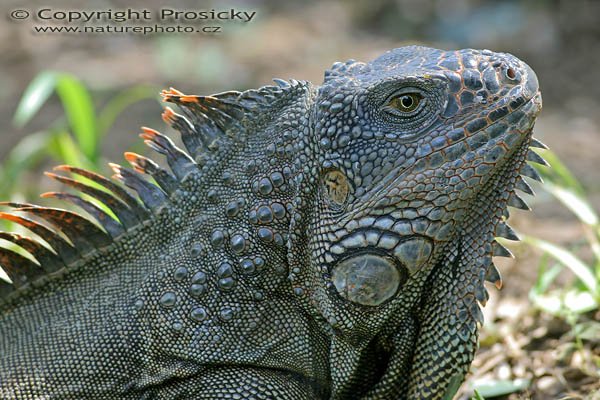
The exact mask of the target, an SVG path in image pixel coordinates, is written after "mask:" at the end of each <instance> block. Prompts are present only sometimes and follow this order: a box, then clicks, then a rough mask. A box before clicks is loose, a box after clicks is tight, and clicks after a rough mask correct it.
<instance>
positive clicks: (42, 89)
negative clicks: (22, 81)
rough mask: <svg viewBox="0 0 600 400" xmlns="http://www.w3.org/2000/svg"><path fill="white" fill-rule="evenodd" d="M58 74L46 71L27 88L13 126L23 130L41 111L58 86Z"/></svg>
mask: <svg viewBox="0 0 600 400" xmlns="http://www.w3.org/2000/svg"><path fill="white" fill-rule="evenodd" d="M56 80H57V74H56V73H55V72H52V71H44V72H41V73H40V74H38V75H37V76H36V77H35V78H34V79H33V80H32V81H31V83H30V84H29V86H27V89H25V92H24V93H23V97H21V101H20V102H19V105H18V106H17V111H16V112H15V116H14V118H13V124H14V125H15V126H16V127H18V128H22V127H23V126H25V124H27V122H29V120H31V118H32V117H33V116H34V115H35V114H36V113H37V112H38V111H39V109H40V107H42V105H43V104H44V103H45V102H46V100H48V98H49V97H50V95H51V94H52V92H53V91H54V88H55V86H56Z"/></svg>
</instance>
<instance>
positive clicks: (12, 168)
mask: <svg viewBox="0 0 600 400" xmlns="http://www.w3.org/2000/svg"><path fill="white" fill-rule="evenodd" d="M51 140H52V133H51V132H49V131H42V132H36V133H32V134H29V135H27V136H25V137H24V138H23V139H21V141H20V142H19V143H17V145H16V146H15V147H13V149H12V150H11V151H10V153H9V154H8V156H7V157H6V160H5V161H4V163H3V165H2V174H1V175H0V193H10V192H12V190H13V187H14V185H15V184H17V183H18V178H19V175H20V174H21V173H22V172H23V171H26V170H29V169H31V168H32V167H33V166H34V165H36V164H37V163H38V162H40V161H41V160H42V159H43V158H44V157H45V156H46V155H47V154H48V144H49V142H50V141H51Z"/></svg>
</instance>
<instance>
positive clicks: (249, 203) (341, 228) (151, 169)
mask: <svg viewBox="0 0 600 400" xmlns="http://www.w3.org/2000/svg"><path fill="white" fill-rule="evenodd" d="M275 82H276V84H277V85H276V86H265V87H262V88H260V89H257V90H247V91H245V92H236V91H229V92H224V93H219V94H216V95H213V96H188V95H184V94H183V93H181V92H178V91H176V90H174V89H171V90H168V91H165V92H164V93H163V97H164V100H165V101H167V102H170V103H174V104H176V105H177V106H179V108H180V110H181V111H180V113H176V112H175V111H173V110H172V109H171V108H168V107H167V108H166V109H165V111H164V114H163V119H164V120H165V121H166V122H167V123H168V124H169V125H171V126H172V127H174V128H175V129H177V130H178V131H179V132H180V133H181V138H182V141H183V143H184V144H185V147H186V149H187V151H184V150H182V149H179V148H177V147H176V146H175V145H174V144H173V142H172V141H171V140H170V139H168V138H167V137H166V136H164V135H162V134H161V133H159V132H157V131H155V130H153V129H149V128H144V129H143V133H142V135H141V136H142V138H143V139H144V140H145V142H146V143H147V144H148V145H149V146H150V147H151V148H152V149H153V150H156V151H157V152H158V153H161V154H162V155H164V156H166V161H167V163H168V165H169V168H168V169H165V168H162V167H160V166H159V165H158V164H157V163H155V162H154V161H152V160H150V159H149V158H146V157H144V156H141V155H138V154H134V153H126V154H125V158H126V159H127V160H128V161H129V162H130V163H131V165H132V166H133V169H128V168H125V167H121V166H119V165H115V164H112V168H113V169H114V171H115V176H114V178H116V181H120V182H121V183H122V184H124V185H125V186H127V187H128V188H130V189H131V191H128V190H125V189H124V188H123V186H121V185H120V184H118V183H116V182H114V181H111V180H108V179H106V178H104V177H102V176H100V175H97V174H95V173H92V172H89V171H86V170H83V169H79V168H76V167H71V166H61V167H58V168H57V169H58V170H59V171H60V172H63V173H68V175H75V176H79V177H80V178H85V179H83V180H81V179H80V180H76V179H75V178H74V177H69V176H65V174H62V175H58V174H55V173H48V175H49V176H50V177H52V178H54V179H56V180H58V181H60V182H62V183H64V184H65V185H66V186H68V187H70V188H72V189H75V190H76V191H78V192H81V193H83V194H85V195H86V196H83V197H81V196H80V195H76V194H72V193H63V192H61V193H46V194H45V195H43V197H55V198H58V199H64V200H66V201H69V202H72V203H74V204H75V205H77V206H79V207H81V208H82V209H83V210H84V211H85V212H86V213H87V214H89V216H91V217H93V218H94V219H95V222H91V221H90V220H88V219H86V218H83V217H81V216H79V215H78V214H75V213H73V212H70V211H64V210H61V209H57V208H47V207H39V206H35V205H30V204H16V203H5V205H8V206H12V207H14V208H15V210H14V211H15V212H16V213H2V214H0V216H1V217H2V218H4V219H7V220H10V221H14V222H16V223H18V224H21V225H22V226H24V227H26V228H28V229H29V230H30V231H32V232H33V233H35V234H36V235H37V236H39V238H40V239H41V240H34V239H30V238H27V237H23V236H20V235H18V234H13V233H1V234H0V238H1V239H4V240H7V241H10V242H13V243H14V244H15V245H16V246H18V247H20V249H21V250H22V251H20V252H18V251H14V249H13V250H11V249H6V248H5V249H2V250H0V264H1V265H2V266H3V267H4V269H5V271H6V272H7V273H8V275H9V276H10V278H11V280H12V284H9V283H7V282H4V281H2V282H1V283H0V297H1V300H0V302H1V304H0V397H1V398H3V399H83V398H85V399H175V398H181V399H183V398H185V399H192V398H193V399H216V398H223V399H268V398H270V399H316V398H322V399H358V398H361V399H441V398H445V399H449V398H451V397H452V396H453V394H454V392H455V391H456V390H457V388H458V385H459V384H460V383H461V382H462V381H463V380H464V378H465V374H466V373H467V371H468V369H469V365H470V363H471V360H472V358H473V355H474V352H475V349H476V346H477V327H478V324H479V323H481V322H482V319H483V318H482V313H481V310H480V304H485V302H486V300H487V298H488V294H487V292H486V289H485V288H484V281H485V280H488V281H491V282H493V283H494V284H495V285H496V286H500V285H501V280H500V276H499V274H498V271H497V270H496V268H495V267H494V265H493V264H492V256H495V255H499V256H506V255H508V254H509V252H508V251H507V250H506V249H504V248H503V247H502V246H501V245H499V244H498V243H497V242H496V241H495V240H494V238H495V237H497V236H503V237H506V238H509V239H515V238H516V236H515V234H514V232H513V231H512V230H511V229H510V228H509V227H508V225H506V222H505V220H506V218H507V216H508V212H507V206H515V207H518V208H527V206H526V204H525V203H524V202H523V200H521V198H520V197H519V196H518V195H517V194H516V193H515V190H516V189H520V190H523V191H525V192H527V193H532V192H531V189H530V187H529V186H528V184H527V183H525V181H524V180H523V179H522V177H521V175H525V176H529V177H531V178H534V179H539V176H538V175H537V173H536V172H535V170H534V169H533V168H531V167H530V166H529V165H528V164H527V163H526V160H531V161H534V162H543V160H541V158H540V157H539V156H538V155H537V154H536V153H534V152H532V151H531V150H530V149H529V147H530V146H533V147H541V146H542V144H541V143H540V142H538V141H536V140H535V139H532V137H531V131H532V127H533V124H534V121H535V119H536V116H537V115H538V113H539V111H540V109H541V97H540V92H539V88H538V82H537V78H536V76H535V74H534V73H533V71H532V70H531V69H530V68H529V67H528V66H527V65H526V64H525V63H523V62H522V61H520V60H518V59H517V58H515V57H514V56H512V55H509V54H503V53H493V52H491V51H488V50H483V51H479V50H471V49H469V50H460V51H441V50H436V49H431V48H426V47H416V46H410V47H403V48H399V49H395V50H391V51H389V52H387V53H385V54H383V55H382V56H380V57H379V58H377V59H375V60H374V61H371V62H369V63H362V62H357V61H353V60H350V61H348V62H346V63H335V64H334V65H333V67H332V68H331V69H329V70H328V71H326V73H325V80H324V82H323V84H322V85H321V86H319V87H315V86H313V85H312V84H310V83H309V82H299V81H295V80H290V81H289V82H287V81H282V80H278V79H277V80H275ZM144 175H146V176H147V177H145V176H144ZM149 178H152V179H153V181H152V182H151V181H149V180H148V179H149ZM132 192H134V193H135V196H134V195H132ZM98 203H102V204H103V205H104V206H106V207H108V208H109V209H110V210H112V213H113V214H114V216H116V218H115V217H114V216H111V215H109V213H107V212H106V209H105V208H103V207H99V206H98ZM25 215H29V216H25ZM42 242H45V243H43V244H42ZM24 252H26V253H28V255H24Z"/></svg>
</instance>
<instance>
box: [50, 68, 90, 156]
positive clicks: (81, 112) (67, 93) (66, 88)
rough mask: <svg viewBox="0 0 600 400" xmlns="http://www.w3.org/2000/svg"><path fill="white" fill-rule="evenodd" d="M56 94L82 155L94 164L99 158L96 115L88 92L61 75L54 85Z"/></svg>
mask: <svg viewBox="0 0 600 400" xmlns="http://www.w3.org/2000/svg"><path fill="white" fill-rule="evenodd" d="M56 92H57V93H58V95H59V97H60V100H61V102H62V104H63V108H64V109H65V114H66V115H67V119H68V121H69V125H70V127H71V131H72V133H73V135H74V136H75V138H76V139H77V143H78V144H79V146H80V148H81V151H82V153H83V154H84V155H85V156H86V157H87V158H88V159H89V160H90V161H92V162H93V163H96V162H97V160H98V156H99V140H98V131H97V129H96V113H95V111H94V105H93V103H92V98H91V96H90V94H89V92H88V90H87V89H86V88H85V86H83V84H82V83H81V82H80V81H79V80H78V79H76V78H75V77H73V76H71V75H68V74H61V75H60V77H59V79H58V81H57V84H56Z"/></svg>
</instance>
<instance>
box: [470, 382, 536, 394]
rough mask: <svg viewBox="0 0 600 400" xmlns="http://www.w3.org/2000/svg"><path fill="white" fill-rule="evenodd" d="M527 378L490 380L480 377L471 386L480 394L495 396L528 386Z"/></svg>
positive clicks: (517, 390)
mask: <svg viewBox="0 0 600 400" xmlns="http://www.w3.org/2000/svg"><path fill="white" fill-rule="evenodd" d="M529 385H530V381H529V379H513V380H508V379H507V380H502V379H498V380H494V379H492V380H490V379H480V380H476V381H475V382H474V383H473V387H474V388H475V390H477V392H478V394H479V395H480V396H484V397H495V396H503V395H507V394H511V393H515V392H520V391H522V390H525V389H527V388H528V387H529Z"/></svg>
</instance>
